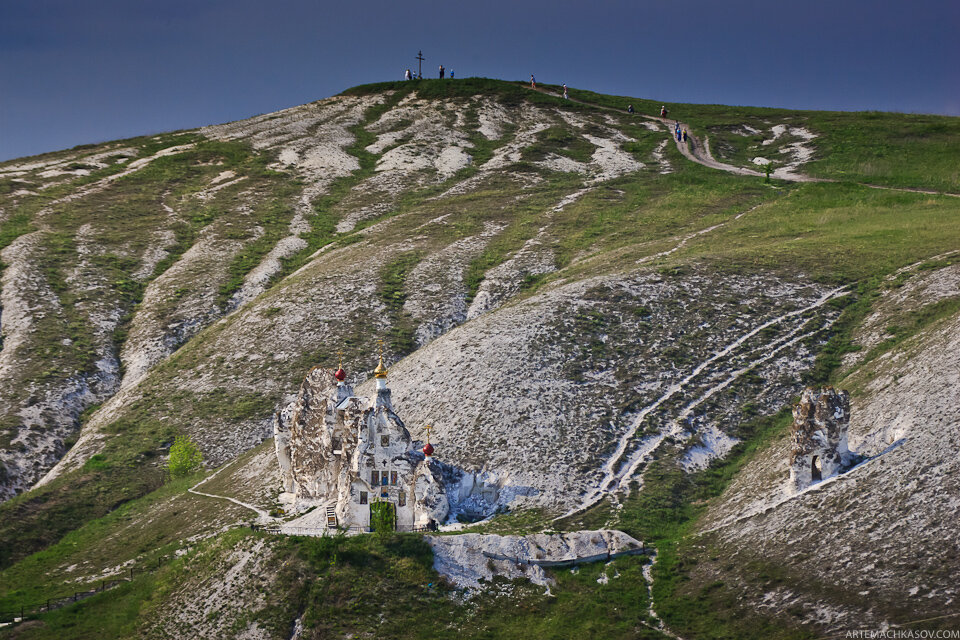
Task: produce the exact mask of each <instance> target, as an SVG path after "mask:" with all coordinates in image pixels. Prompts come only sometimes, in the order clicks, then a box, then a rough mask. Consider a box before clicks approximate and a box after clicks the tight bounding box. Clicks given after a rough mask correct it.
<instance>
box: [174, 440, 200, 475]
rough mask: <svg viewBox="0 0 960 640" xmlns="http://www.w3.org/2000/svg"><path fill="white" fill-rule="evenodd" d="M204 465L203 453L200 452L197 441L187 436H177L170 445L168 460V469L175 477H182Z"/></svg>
mask: <svg viewBox="0 0 960 640" xmlns="http://www.w3.org/2000/svg"><path fill="white" fill-rule="evenodd" d="M202 465H203V454H202V453H200V447H198V446H197V443H196V442H194V441H193V440H191V439H190V438H188V437H187V436H177V437H176V439H175V440H174V441H173V445H172V446H171V447H170V460H169V462H167V470H168V471H169V472H170V476H171V477H173V478H182V477H184V476H188V475H190V474H191V473H193V472H195V471H199V470H200V467H201V466H202Z"/></svg>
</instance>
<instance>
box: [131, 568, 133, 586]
mask: <svg viewBox="0 0 960 640" xmlns="http://www.w3.org/2000/svg"><path fill="white" fill-rule="evenodd" d="M130 582H133V567H130Z"/></svg>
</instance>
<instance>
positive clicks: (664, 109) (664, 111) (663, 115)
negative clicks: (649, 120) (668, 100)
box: [660, 105, 667, 118]
mask: <svg viewBox="0 0 960 640" xmlns="http://www.w3.org/2000/svg"><path fill="white" fill-rule="evenodd" d="M660 117H661V118H666V117H667V105H663V106H662V107H660Z"/></svg>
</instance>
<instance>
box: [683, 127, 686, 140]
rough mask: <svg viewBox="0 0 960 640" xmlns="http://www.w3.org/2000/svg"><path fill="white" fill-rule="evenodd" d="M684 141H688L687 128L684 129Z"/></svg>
mask: <svg viewBox="0 0 960 640" xmlns="http://www.w3.org/2000/svg"><path fill="white" fill-rule="evenodd" d="M683 141H684V142H686V141H687V130H686V129H684V130H683Z"/></svg>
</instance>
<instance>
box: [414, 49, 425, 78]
mask: <svg viewBox="0 0 960 640" xmlns="http://www.w3.org/2000/svg"><path fill="white" fill-rule="evenodd" d="M414 60H416V61H417V78H422V77H423V61H424V60H426V58H424V57H423V50H422V49H421V50H420V51H417V57H416V58H414Z"/></svg>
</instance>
